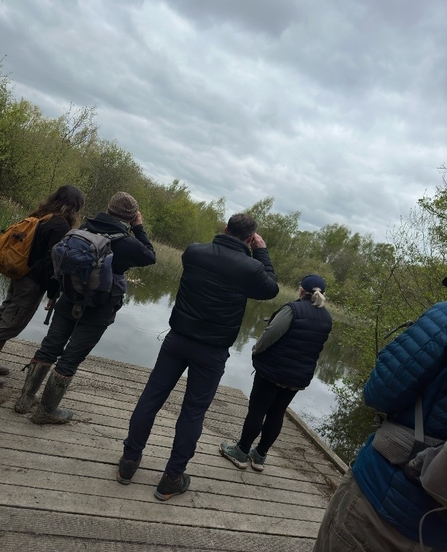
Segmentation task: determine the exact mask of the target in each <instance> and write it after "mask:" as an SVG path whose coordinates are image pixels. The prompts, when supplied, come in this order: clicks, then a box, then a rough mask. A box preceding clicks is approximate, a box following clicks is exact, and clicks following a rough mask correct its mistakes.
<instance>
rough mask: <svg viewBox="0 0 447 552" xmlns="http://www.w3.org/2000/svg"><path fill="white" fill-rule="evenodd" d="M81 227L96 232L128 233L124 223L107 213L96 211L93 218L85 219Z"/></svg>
mask: <svg viewBox="0 0 447 552" xmlns="http://www.w3.org/2000/svg"><path fill="white" fill-rule="evenodd" d="M82 227H83V228H86V229H87V230H90V232H95V233H96V234H118V233H122V232H125V233H127V234H128V233H129V230H128V228H127V226H126V225H125V224H123V223H122V222H120V221H119V220H117V219H116V218H114V217H112V216H111V215H109V214H107V213H98V214H97V215H96V217H95V218H88V219H86V221H85V223H84V224H83V225H82Z"/></svg>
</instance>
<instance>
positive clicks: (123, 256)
mask: <svg viewBox="0 0 447 552" xmlns="http://www.w3.org/2000/svg"><path fill="white" fill-rule="evenodd" d="M81 228H84V229H86V230H89V231H90V232H93V233H95V234H107V235H108V236H110V238H111V248H112V252H113V260H112V272H113V275H114V277H113V280H114V283H113V287H112V289H111V291H110V292H109V291H107V292H105V291H104V292H100V293H98V294H97V295H95V298H94V303H95V306H85V305H83V306H82V314H81V315H80V317H79V316H78V315H77V316H74V312H75V311H74V310H73V307H74V305H75V304H76V303H77V302H78V301H79V297H76V292H75V291H74V289H70V282H67V285H66V286H64V292H63V293H62V295H61V297H60V299H59V300H58V301H57V303H56V305H55V308H54V314H53V319H52V321H51V325H50V327H49V330H48V334H47V335H46V337H45V338H44V339H43V341H42V343H41V346H40V348H39V349H38V350H37V351H36V353H35V354H34V357H33V358H32V359H31V361H30V363H29V364H28V371H27V376H26V380H25V384H24V386H23V389H22V394H21V396H20V397H19V399H18V400H17V402H16V404H15V410H16V412H18V413H20V414H24V413H26V412H28V410H29V409H30V408H31V406H32V404H33V403H34V402H35V395H36V392H37V391H38V389H39V387H40V386H41V385H42V382H43V380H44V379H45V376H46V375H47V374H48V372H49V371H50V368H51V365H52V364H54V363H56V364H55V367H54V369H53V370H52V371H51V373H50V376H49V377H48V380H47V383H46V386H45V388H44V391H43V393H42V398H41V401H40V403H39V405H38V407H37V409H36V410H35V412H34V414H33V415H32V416H31V421H32V422H33V423H36V424H62V423H66V422H68V421H70V419H71V418H72V415H73V413H72V412H71V411H70V410H66V409H63V408H58V406H59V403H60V402H61V400H62V398H63V396H64V394H65V392H66V390H67V387H68V386H69V384H70V382H71V381H72V379H73V376H74V375H75V373H76V370H77V368H78V366H79V364H80V363H81V362H82V361H83V360H84V359H85V358H86V357H87V355H88V354H89V353H90V351H91V350H92V349H93V347H94V346H95V345H96V344H97V343H98V341H99V340H100V339H101V337H102V335H103V333H104V332H105V331H106V329H107V327H108V326H110V324H113V322H114V321H115V316H116V313H117V311H118V310H119V309H120V308H121V306H122V304H123V296H124V293H125V291H126V286H127V284H126V278H125V272H126V271H127V270H128V269H129V268H131V267H133V266H147V265H151V264H154V263H155V252H154V248H153V246H152V244H151V242H150V241H149V238H148V236H147V234H146V232H145V230H144V228H143V221H142V216H141V213H140V210H139V206H138V202H137V201H136V199H135V198H134V197H132V196H131V195H130V194H128V193H127V192H117V193H116V194H115V195H114V196H113V197H112V198H111V199H110V201H109V204H108V207H107V212H106V213H99V214H98V215H97V216H96V217H95V218H88V219H87V220H86V222H85V224H83V225H82V227H81ZM132 234H133V235H132Z"/></svg>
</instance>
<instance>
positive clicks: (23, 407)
mask: <svg viewBox="0 0 447 552" xmlns="http://www.w3.org/2000/svg"><path fill="white" fill-rule="evenodd" d="M25 368H28V372H27V373H26V379H25V383H24V385H23V389H22V394H21V395H20V397H19V398H18V399H17V402H16V404H15V405H14V410H15V411H16V412H18V413H19V414H26V413H27V412H28V411H29V409H30V408H31V407H32V406H33V405H34V404H36V403H37V402H38V399H37V397H36V393H37V391H39V389H40V386H41V385H42V382H43V380H44V379H45V376H46V375H47V374H48V372H49V370H50V368H51V364H46V363H44V362H39V361H37V360H34V359H33V360H32V361H31V362H30V363H29V364H28V365H27V366H25ZM25 368H24V370H25Z"/></svg>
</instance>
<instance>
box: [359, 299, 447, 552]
mask: <svg viewBox="0 0 447 552" xmlns="http://www.w3.org/2000/svg"><path fill="white" fill-rule="evenodd" d="M419 394H422V397H423V414H424V432H425V434H426V435H429V436H431V437H436V438H438V439H444V440H447V302H442V303H437V304H436V305H434V306H433V307H432V308H430V309H429V310H427V311H426V312H425V313H424V314H423V315H422V316H421V317H420V318H419V319H418V320H417V322H416V323H415V324H413V326H411V327H410V328H408V329H407V330H406V331H405V332H403V333H402V334H401V335H399V336H398V337H397V338H396V339H395V340H394V341H392V342H391V343H389V344H388V345H387V346H386V347H385V348H384V349H383V350H382V351H381V352H380V353H379V356H378V359H377V362H376V365H375V368H374V370H373V372H372V374H371V376H370V378H369V380H368V382H367V383H366V386H365V390H364V395H365V402H366V404H368V405H369V406H371V407H373V408H375V409H377V410H379V411H381V412H385V413H387V414H388V418H389V419H391V420H393V421H395V422H396V423H399V424H403V425H406V426H408V427H411V428H414V409H415V401H416V399H417V397H418V395H419ZM372 437H373V436H370V438H369V439H368V441H367V443H366V444H365V445H364V446H363V447H362V449H361V450H360V452H359V455H358V457H357V459H356V461H355V464H354V466H353V473H354V477H355V479H356V481H357V483H358V484H359V486H360V488H361V489H362V491H363V493H364V494H365V496H366V497H367V498H368V500H369V501H370V502H371V504H372V505H373V507H374V509H375V510H376V511H377V513H378V514H379V515H380V516H382V517H383V518H385V519H386V520H387V521H388V522H389V523H391V525H393V526H394V527H395V528H396V529H397V530H398V531H399V532H400V533H402V534H403V535H405V536H407V537H408V538H410V539H413V540H415V541H418V540H419V534H418V528H419V521H420V520H421V518H422V516H423V515H424V514H426V513H427V512H428V511H430V510H432V509H434V508H437V507H439V504H438V503H437V502H436V501H434V500H433V499H432V498H430V497H429V496H428V495H427V493H425V492H424V490H423V489H422V488H420V487H418V486H417V485H415V484H414V483H412V482H410V481H409V480H408V479H407V478H406V477H405V474H404V471H403V470H402V469H401V468H399V467H397V466H394V465H392V464H390V463H389V462H388V461H387V460H386V459H385V458H384V457H383V456H382V455H381V454H379V453H378V452H377V451H376V450H375V449H374V448H373V447H372ZM446 477H447V474H446ZM423 540H424V544H426V545H427V546H432V547H436V548H439V549H442V550H447V515H446V514H445V513H444V514H437V513H433V514H430V515H429V516H427V517H426V518H425V521H424V523H423Z"/></svg>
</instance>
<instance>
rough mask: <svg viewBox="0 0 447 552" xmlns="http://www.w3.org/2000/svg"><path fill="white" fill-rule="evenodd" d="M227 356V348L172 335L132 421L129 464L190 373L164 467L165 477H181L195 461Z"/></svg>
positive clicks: (126, 449) (127, 444)
mask: <svg viewBox="0 0 447 552" xmlns="http://www.w3.org/2000/svg"><path fill="white" fill-rule="evenodd" d="M228 356H229V355H228V348H227V347H213V346H211V345H207V344H206V343H199V342H197V341H193V340H191V339H188V338H187V337H184V336H182V335H180V334H178V333H176V332H173V331H172V330H171V331H170V332H169V333H168V334H167V336H166V338H165V340H164V342H163V345H162V346H161V349H160V352H159V354H158V358H157V362H156V363H155V366H154V369H153V370H152V373H151V375H150V377H149V380H148V382H147V384H146V387H145V389H144V391H143V393H142V395H141V397H140V399H139V400H138V403H137V406H136V407H135V410H134V412H133V414H132V417H131V419H130V424H129V434H128V436H127V438H126V440H125V441H124V457H125V458H126V459H129V460H137V459H139V458H140V457H141V453H142V451H143V449H144V447H145V446H146V443H147V441H148V439H149V436H150V433H151V430H152V426H153V424H154V420H155V416H156V415H157V413H158V412H159V410H160V409H161V408H162V406H163V405H164V403H165V402H166V400H167V398H168V397H169V395H170V393H171V391H172V390H173V389H174V387H175V385H176V383H177V382H178V380H179V379H180V376H181V375H182V374H183V373H184V371H185V370H186V368H188V378H187V382H186V391H185V395H184V397H183V404H182V408H181V411H180V414H179V417H178V419H177V423H176V426H175V437H174V443H173V445H172V451H171V457H170V458H169V461H168V463H167V465H166V472H167V473H169V474H172V475H178V474H181V473H183V472H184V471H185V469H186V466H187V464H188V462H189V460H190V459H191V458H192V457H193V456H194V452H195V450H196V445H197V441H198V440H199V438H200V435H201V434H202V428H203V420H204V418H205V414H206V411H207V410H208V408H209V406H210V404H211V402H212V400H213V398H214V395H215V394H216V391H217V387H218V386H219V382H220V380H221V378H222V375H223V373H224V370H225V362H226V360H227V358H228Z"/></svg>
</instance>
